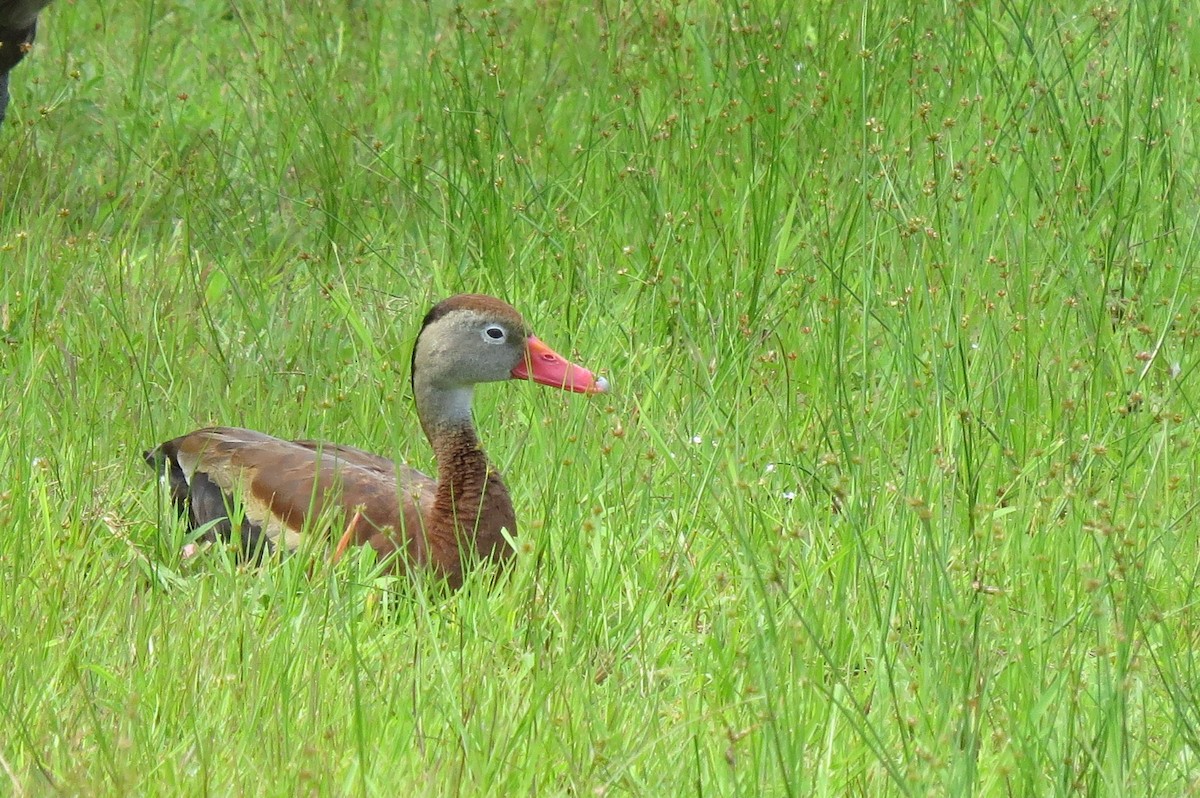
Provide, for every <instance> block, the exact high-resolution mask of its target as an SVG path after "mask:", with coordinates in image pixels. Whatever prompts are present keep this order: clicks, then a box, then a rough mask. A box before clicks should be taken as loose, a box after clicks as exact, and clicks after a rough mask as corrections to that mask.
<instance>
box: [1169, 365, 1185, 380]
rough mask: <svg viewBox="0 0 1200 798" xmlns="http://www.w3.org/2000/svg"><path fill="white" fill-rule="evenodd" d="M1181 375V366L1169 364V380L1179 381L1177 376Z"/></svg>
mask: <svg viewBox="0 0 1200 798" xmlns="http://www.w3.org/2000/svg"><path fill="white" fill-rule="evenodd" d="M1182 373H1183V366H1181V365H1179V363H1178V362H1176V363H1172V364H1171V379H1173V380H1177V379H1179V375H1180V374H1182Z"/></svg>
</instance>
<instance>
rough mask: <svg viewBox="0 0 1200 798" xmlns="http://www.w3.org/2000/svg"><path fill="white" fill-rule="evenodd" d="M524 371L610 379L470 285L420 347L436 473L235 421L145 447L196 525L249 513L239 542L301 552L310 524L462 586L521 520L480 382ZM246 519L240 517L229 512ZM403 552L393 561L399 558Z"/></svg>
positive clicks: (436, 312)
mask: <svg viewBox="0 0 1200 798" xmlns="http://www.w3.org/2000/svg"><path fill="white" fill-rule="evenodd" d="M507 379H529V380H533V381H534V382H539V383H542V384H543V385H552V386H555V387H558V388H562V389H564V390H568V391H575V392H578V393H600V392H603V391H606V390H608V383H607V381H606V380H605V379H604V378H603V377H596V376H594V375H593V374H592V373H591V372H590V371H588V370H587V369H584V368H581V367H580V366H577V365H575V364H574V363H571V362H569V361H568V360H566V359H565V358H563V357H562V356H560V355H558V354H556V353H555V352H554V350H552V349H550V347H548V346H546V345H545V344H544V343H542V342H541V341H539V340H538V339H537V338H536V337H534V335H533V333H532V332H531V331H530V329H529V326H528V325H527V324H526V323H525V320H524V319H522V318H521V315H520V314H519V313H517V311H516V310H515V309H513V308H512V307H511V306H510V305H508V304H507V303H505V302H502V301H500V300H499V299H494V298H492V297H488V296H482V295H478V294H461V295H459V296H454V297H451V298H449V299H447V300H445V301H443V302H441V303H439V304H438V305H436V306H435V307H434V308H433V309H432V310H430V311H429V313H428V314H427V315H426V316H425V321H424V323H423V324H422V325H421V332H420V334H419V335H418V336H417V342H416V345H415V346H414V347H413V355H412V388H413V395H414V397H415V398H416V403H417V416H418V418H419V419H420V421H421V428H422V429H423V430H424V432H425V437H426V438H428V439H429V443H430V444H431V445H432V446H433V452H434V455H435V457H436V458H437V476H438V478H437V480H436V481H435V480H433V479H430V478H429V477H428V476H426V475H425V474H422V473H421V472H419V471H415V470H413V469H411V468H408V467H407V466H403V465H399V466H398V465H397V464H396V463H393V462H392V461H391V460H388V459H386V458H383V457H380V456H378V455H374V454H370V453H369V452H364V451H362V450H360V449H355V448H352V447H349V446H341V445H338V444H332V443H321V442H318V441H305V440H302V441H285V440H280V439H279V438H273V437H271V436H269V435H264V434H262V433H260V432H252V431H250V430H245V429H235V428H231V427H213V428H209V429H202V430H197V431H196V432H192V433H190V434H188V435H184V436H183V437H181V438H175V439H174V440H170V441H167V442H166V443H164V444H162V445H161V446H159V447H157V448H155V449H152V450H150V451H148V452H146V453H145V458H146V462H147V463H149V464H150V465H151V467H153V468H154V469H156V470H157V471H158V472H159V473H160V474H163V475H164V477H165V480H166V482H167V483H168V484H169V486H170V490H171V497H172V500H173V502H174V504H175V506H176V508H177V509H178V510H179V512H180V513H181V514H186V517H187V521H188V525H189V527H190V528H191V529H198V528H200V527H203V526H205V525H211V526H210V527H209V529H208V531H206V532H205V534H204V537H205V538H207V539H209V540H215V539H216V538H217V537H222V538H224V539H229V538H230V536H231V534H232V523H231V521H230V513H231V509H232V508H233V507H234V506H235V504H237V505H240V507H241V508H242V514H243V516H244V517H243V520H242V522H241V529H240V539H241V543H242V546H243V550H244V551H246V552H248V553H250V554H253V553H255V552H263V551H267V552H269V551H275V550H278V549H284V550H293V549H295V548H297V546H298V545H299V544H300V539H301V533H302V532H315V533H326V534H328V533H330V532H332V534H333V536H334V537H335V538H337V537H338V536H340V539H339V540H338V544H337V547H336V551H335V554H334V559H335V560H336V559H337V557H339V556H340V555H341V553H342V551H343V550H344V549H345V548H346V547H347V546H348V545H350V544H351V543H353V544H359V545H370V546H371V547H372V548H374V549H375V551H376V552H377V553H378V555H379V557H380V558H386V557H392V558H393V559H392V560H391V562H392V563H393V566H394V567H398V568H408V567H414V568H425V569H429V570H432V571H434V572H435V573H437V574H439V575H441V576H442V577H444V578H445V580H446V581H447V582H448V583H449V584H450V585H451V586H453V587H458V586H460V585H461V584H462V579H463V572H464V569H465V568H466V567H468V566H469V565H470V564H471V563H472V562H474V561H476V560H500V561H503V560H505V559H506V558H507V557H508V556H509V555H510V554H511V547H510V546H509V544H508V543H507V541H505V539H504V535H505V532H504V531H502V530H507V533H508V534H509V535H515V534H516V531H517V524H516V517H515V515H514V513H513V506H512V501H511V499H509V496H508V489H507V488H506V487H505V486H504V482H503V481H502V480H501V479H500V474H499V473H498V472H497V471H496V469H495V468H494V467H493V466H492V464H491V463H489V462H488V458H487V455H486V454H484V451H483V448H482V447H481V446H480V445H479V439H478V438H477V437H476V435H475V426H474V423H473V422H472V418H471V398H472V394H473V390H474V386H475V384H476V383H480V382H497V381H500V380H507ZM233 515H234V517H238V513H236V512H235V513H233ZM393 555H394V556H393Z"/></svg>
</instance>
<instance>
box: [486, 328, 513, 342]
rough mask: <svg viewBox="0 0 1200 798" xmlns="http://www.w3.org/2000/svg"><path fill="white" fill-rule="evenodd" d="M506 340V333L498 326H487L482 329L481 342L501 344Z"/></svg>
mask: <svg viewBox="0 0 1200 798" xmlns="http://www.w3.org/2000/svg"><path fill="white" fill-rule="evenodd" d="M506 338H508V333H507V332H505V331H504V328H503V327H501V326H500V325H499V324H489V325H488V326H486V327H484V328H483V340H485V341H487V342H488V343H489V344H502V343H504V339H506Z"/></svg>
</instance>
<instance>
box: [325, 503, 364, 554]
mask: <svg viewBox="0 0 1200 798" xmlns="http://www.w3.org/2000/svg"><path fill="white" fill-rule="evenodd" d="M360 518H362V511H361V510H355V511H354V517H353V518H351V519H350V523H348V524H346V531H345V532H344V533H343V534H342V539H341V540H339V541H338V544H337V548H336V549H334V550H333V557H331V558H330V562H331V563H336V562H337V561H338V560H340V559H342V555H343V554H345V553H346V549H347V548H349V546H350V541H351V540H353V539H354V528H355V527H356V526H358V520H359V519H360Z"/></svg>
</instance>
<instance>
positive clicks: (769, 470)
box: [766, 463, 775, 474]
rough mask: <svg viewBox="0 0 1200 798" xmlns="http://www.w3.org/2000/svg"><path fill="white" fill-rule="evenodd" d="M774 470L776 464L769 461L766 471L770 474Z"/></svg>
mask: <svg viewBox="0 0 1200 798" xmlns="http://www.w3.org/2000/svg"><path fill="white" fill-rule="evenodd" d="M774 470H775V464H774V463H767V468H766V471H767V473H768V474H770V473H772V472H773V471H774Z"/></svg>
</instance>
